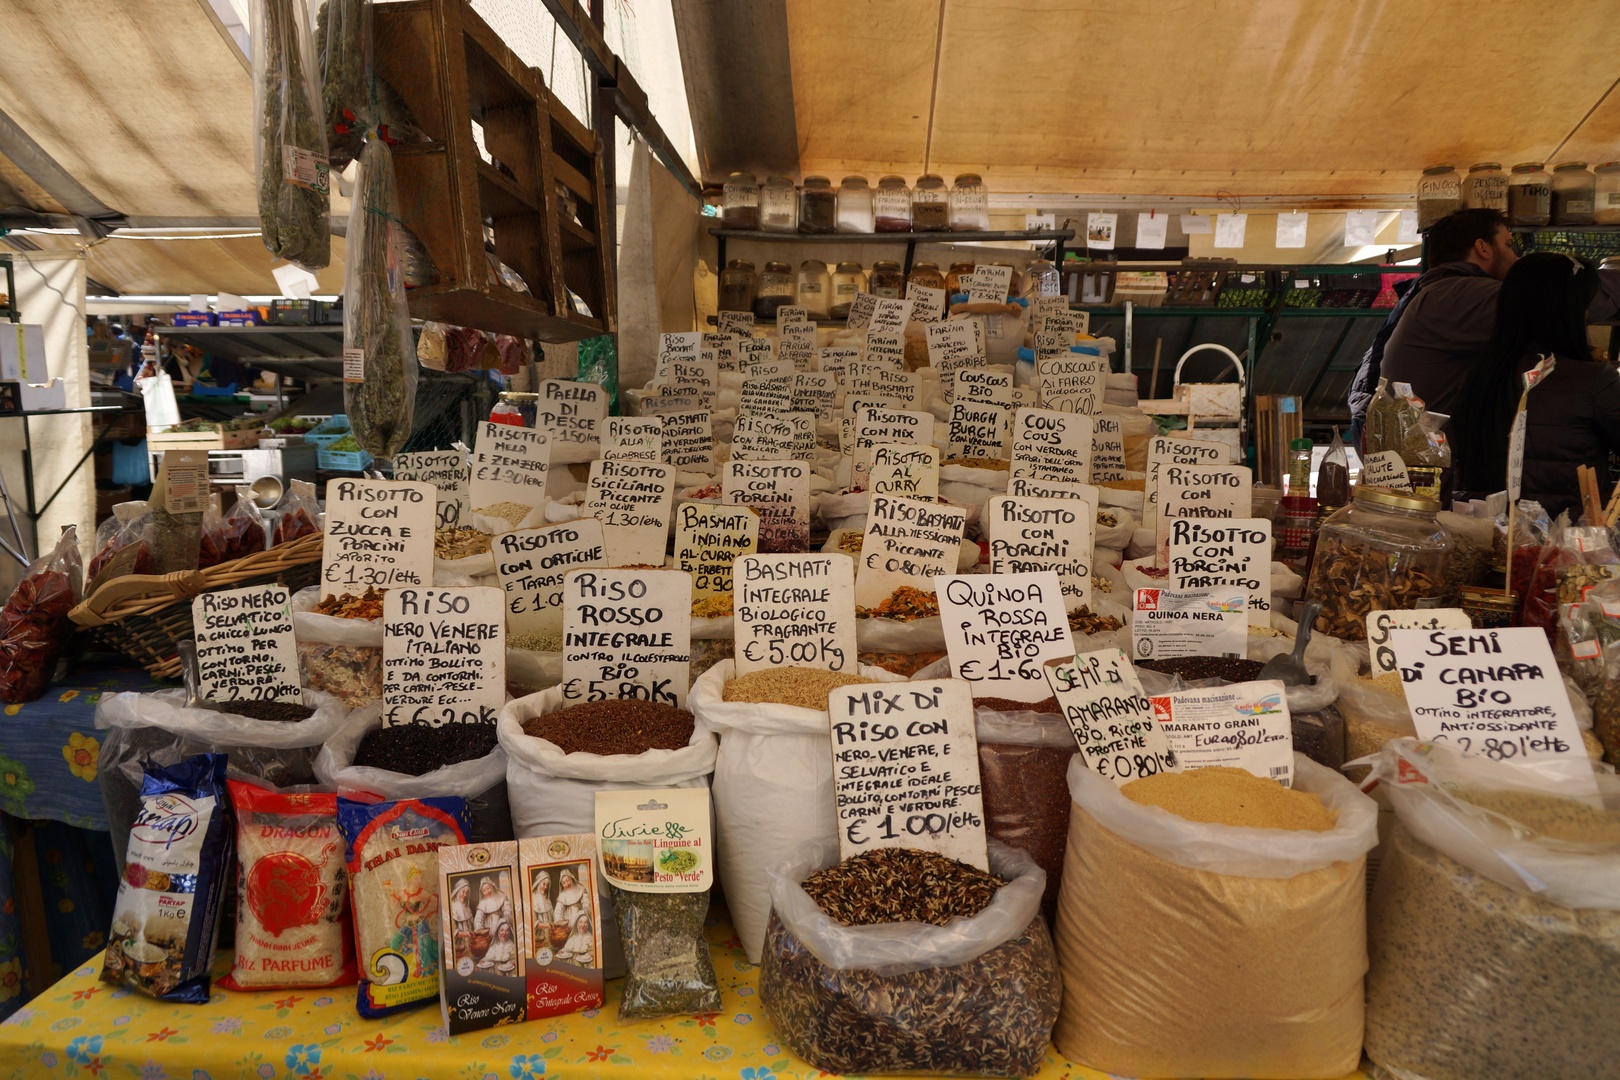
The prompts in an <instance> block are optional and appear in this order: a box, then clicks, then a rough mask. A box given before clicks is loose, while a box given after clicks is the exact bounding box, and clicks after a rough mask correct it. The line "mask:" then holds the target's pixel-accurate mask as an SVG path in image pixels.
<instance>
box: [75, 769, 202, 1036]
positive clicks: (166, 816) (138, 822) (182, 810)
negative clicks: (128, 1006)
mask: <svg viewBox="0 0 1620 1080" xmlns="http://www.w3.org/2000/svg"><path fill="white" fill-rule="evenodd" d="M225 764H226V759H225V755H224V754H198V755H197V756H196V757H191V758H186V759H185V760H184V761H180V762H177V763H176V764H174V765H172V766H170V767H168V768H163V767H161V766H154V767H152V768H151V769H149V770H147V773H146V779H145V782H144V783H143V784H142V785H141V806H140V811H139V812H138V813H137V815H136V817H135V824H134V827H133V828H132V829H131V830H130V834H129V859H128V861H127V862H126V863H125V865H124V874H123V877H122V878H121V879H120V881H119V883H118V901H117V904H116V906H115V907H114V909H113V921H112V931H111V933H110V934H109V935H108V938H107V952H106V956H105V960H104V962H103V966H102V969H101V980H102V981H103V982H110V983H122V984H123V985H125V986H128V987H131V988H133V989H135V990H139V991H140V992H141V993H143V994H150V995H151V996H152V997H155V998H161V999H163V1000H165V1001H180V1002H186V1003H188V1004H194V1005H202V1004H206V1003H207V1001H208V990H209V981H210V973H211V971H212V969H213V966H214V946H215V945H216V944H217V942H218V939H219V921H220V907H221V902H222V900H223V899H224V896H225V882H226V880H227V879H228V877H229V871H230V863H231V834H232V832H233V829H234V824H233V822H232V814H231V800H230V798H229V796H228V793H227V792H226V789H225Z"/></svg>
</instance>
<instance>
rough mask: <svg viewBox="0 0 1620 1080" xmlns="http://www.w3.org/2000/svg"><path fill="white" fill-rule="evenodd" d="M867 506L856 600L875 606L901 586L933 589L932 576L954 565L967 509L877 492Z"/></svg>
mask: <svg viewBox="0 0 1620 1080" xmlns="http://www.w3.org/2000/svg"><path fill="white" fill-rule="evenodd" d="M867 507H868V509H867V515H866V531H865V532H864V533H862V535H861V563H860V572H859V573H858V574H857V575H856V577H855V603H857V604H858V605H860V606H861V607H867V608H870V607H877V606H878V605H879V604H881V603H883V601H885V600H887V599H888V598H889V597H891V596H893V595H894V591H895V590H896V589H898V588H901V587H902V586H909V587H911V588H913V589H918V590H920V591H922V592H925V593H927V592H933V591H934V579H935V578H937V577H939V576H940V575H941V574H949V573H951V572H952V571H953V570H955V569H956V561H957V558H958V557H959V556H960V553H961V550H962V530H963V529H964V528H965V527H966V526H967V510H966V509H965V508H963V507H957V506H946V505H945V504H943V503H937V502H924V501H922V500H921V499H903V498H899V497H896V496H893V495H876V494H874V495H873V496H872V497H871V499H870V501H869V502H868V503H867Z"/></svg>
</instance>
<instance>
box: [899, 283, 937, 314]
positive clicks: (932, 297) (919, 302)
mask: <svg viewBox="0 0 1620 1080" xmlns="http://www.w3.org/2000/svg"><path fill="white" fill-rule="evenodd" d="M906 299H907V300H910V301H911V302H912V307H911V320H912V321H913V322H919V323H937V322H939V320H940V319H942V318H944V317H945V290H944V289H930V288H929V287H928V286H926V285H912V284H910V283H907V285H906Z"/></svg>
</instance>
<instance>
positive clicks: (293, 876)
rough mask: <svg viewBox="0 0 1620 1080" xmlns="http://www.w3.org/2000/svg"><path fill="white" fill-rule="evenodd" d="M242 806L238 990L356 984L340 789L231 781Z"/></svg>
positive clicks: (234, 982) (230, 984)
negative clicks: (293, 789)
mask: <svg viewBox="0 0 1620 1080" xmlns="http://www.w3.org/2000/svg"><path fill="white" fill-rule="evenodd" d="M230 787H231V802H232V803H233V805H234V806H235V807H236V817H237V827H236V859H237V878H236V880H237V887H236V891H237V897H238V902H237V907H236V964H235V965H234V966H233V967H232V968H231V973H230V974H229V975H227V976H226V977H225V978H223V979H221V980H220V985H221V986H223V987H226V988H227V989H230V990H264V989H286V988H289V987H297V986H311V987H313V986H350V985H352V984H353V983H354V982H355V980H356V979H357V978H358V977H359V973H358V971H357V969H356V967H355V959H354V941H353V923H352V922H351V920H350V915H349V897H348V874H347V873H346V871H345V869H344V865H343V836H342V834H341V833H339V832H338V824H337V796H336V795H335V794H331V793H322V792H281V791H272V790H269V789H266V788H261V787H256V786H254V785H253V784H246V783H243V782H242V781H240V780H232V781H230Z"/></svg>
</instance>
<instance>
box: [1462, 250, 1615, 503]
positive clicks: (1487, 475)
mask: <svg viewBox="0 0 1620 1080" xmlns="http://www.w3.org/2000/svg"><path fill="white" fill-rule="evenodd" d="M1597 287H1598V274H1597V270H1596V269H1594V268H1593V267H1592V265H1591V264H1590V263H1588V262H1585V261H1584V260H1581V259H1577V258H1576V257H1575V256H1573V255H1565V254H1562V253H1560V252H1554V251H1537V252H1533V253H1531V254H1529V255H1526V256H1525V257H1524V258H1522V259H1520V260H1519V261H1518V262H1517V263H1515V264H1514V266H1513V268H1512V269H1511V270H1509V271H1508V273H1507V277H1505V278H1503V279H1502V289H1501V291H1500V292H1499V293H1498V294H1497V300H1496V327H1495V329H1494V330H1493V331H1492V333H1491V340H1490V341H1489V342H1488V343H1487V344H1486V346H1485V351H1484V352H1482V353H1480V356H1479V360H1478V362H1477V363H1476V364H1475V365H1474V370H1473V372H1472V373H1471V374H1470V375H1469V376H1468V381H1467V382H1465V383H1464V384H1463V388H1462V392H1461V394H1460V395H1459V396H1458V398H1457V404H1456V405H1454V406H1453V411H1452V417H1453V419H1452V427H1453V429H1454V430H1455V432H1456V436H1457V438H1456V447H1455V449H1456V454H1455V459H1456V461H1457V480H1458V486H1459V487H1461V488H1466V489H1467V490H1468V491H1470V492H1485V493H1490V492H1493V491H1499V490H1501V488H1502V486H1503V484H1505V483H1506V473H1507V438H1508V430H1509V429H1510V428H1511V427H1512V425H1513V414H1514V412H1515V411H1516V410H1517V408H1518V404H1519V395H1520V393H1521V391H1522V390H1523V387H1524V384H1523V382H1522V381H1521V380H1520V378H1519V372H1520V369H1521V368H1522V366H1523V361H1524V359H1525V357H1526V355H1528V354H1530V353H1552V354H1553V355H1554V356H1556V357H1558V362H1559V363H1560V364H1564V363H1573V362H1578V361H1582V360H1590V359H1592V351H1591V348H1590V347H1589V346H1588V345H1587V343H1586V309H1587V306H1588V305H1590V304H1591V302H1592V297H1593V295H1594V294H1595V293H1596V292H1597Z"/></svg>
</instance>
